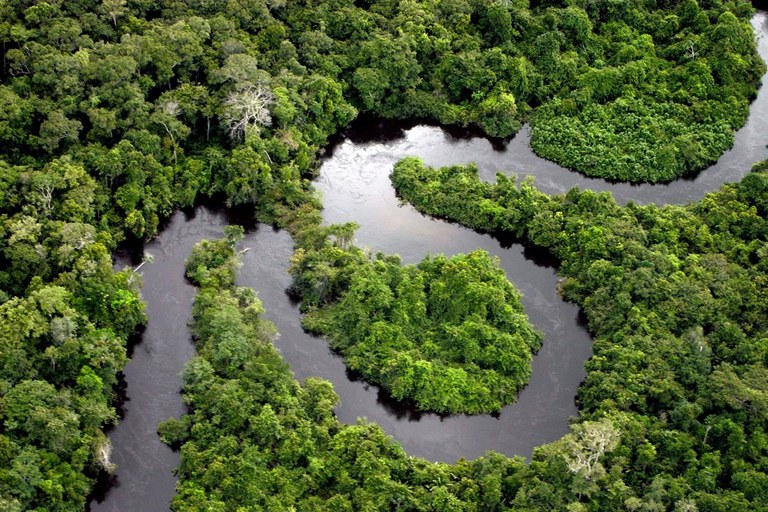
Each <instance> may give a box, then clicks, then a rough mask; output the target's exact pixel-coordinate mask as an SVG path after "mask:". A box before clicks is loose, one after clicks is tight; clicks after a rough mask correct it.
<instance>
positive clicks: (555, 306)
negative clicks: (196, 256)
mask: <svg viewBox="0 0 768 512" xmlns="http://www.w3.org/2000/svg"><path fill="white" fill-rule="evenodd" d="M766 23H767V17H766V13H765V12H764V11H761V12H759V13H758V14H757V15H756V16H755V17H754V18H753V26H754V27H755V32H756V33H757V37H758V43H759V50H760V54H761V56H762V57H763V59H764V60H766V59H768V35H767V34H768V26H767V25H766ZM766 89H767V88H766V87H763V88H762V89H761V90H760V91H759V94H758V96H757V98H756V99H755V101H754V102H753V103H752V105H751V110H750V117H749V120H748V122H747V124H746V125H745V126H744V127H743V128H742V129H741V130H739V132H737V134H736V142H735V144H734V147H733V148H732V149H731V150H730V151H729V152H727V153H726V154H725V155H723V156H722V157H721V159H720V160H719V161H718V162H717V164H715V165H713V166H712V167H710V168H709V169H707V170H705V171H703V172H701V173H699V174H698V175H697V176H695V177H693V178H689V179H682V180H678V181H676V182H674V183H671V184H667V185H640V186H635V185H627V184H611V183H607V182H605V181H604V180H599V179H589V178H585V177H583V176H581V175H579V174H576V173H573V172H571V171H568V170H567V169H563V168H562V167H559V166H557V165H555V164H553V163H551V162H548V161H546V160H543V159H541V158H539V157H537V156H536V155H535V154H533V152H532V151H531V150H530V148H529V145H528V141H529V132H528V130H527V129H524V130H523V131H522V132H521V133H520V134H518V136H517V137H516V138H514V139H513V140H511V141H510V142H509V143H508V144H506V145H505V146H504V147H502V148H499V147H494V145H493V144H491V143H490V142H489V141H487V140H486V139H483V138H480V137H468V136H465V135H461V134H460V135H456V132H455V131H453V130H443V129H441V128H437V127H430V126H423V125H418V126H413V127H411V128H407V129H406V128H403V127H402V126H398V125H394V124H391V123H379V122H367V123H366V122H359V123H356V124H354V125H353V126H352V127H350V129H349V130H347V132H346V135H345V138H344V139H343V140H342V141H341V142H340V143H338V144H337V145H336V146H335V147H333V148H331V150H329V153H328V155H327V156H326V159H325V162H324V163H323V166H322V168H321V171H320V176H319V178H318V179H317V181H316V186H317V188H318V189H319V190H320V191H321V193H322V194H323V204H324V212H323V215H324V221H325V222H326V223H335V222H347V221H355V222H357V223H359V224H360V225H361V227H360V230H359V231H358V232H357V240H356V243H357V244H358V245H364V246H368V247H370V248H371V249H372V250H373V251H383V252H386V253H394V254H400V255H401V256H402V258H403V260H404V262H406V263H413V262H416V261H419V260H421V259H422V258H423V257H424V256H425V255H426V254H427V253H433V254H434V253H445V254H448V255H451V254H456V253H458V252H467V251H471V250H474V249H476V248H478V247H479V248H483V249H485V250H487V251H488V252H490V253H491V254H494V255H496V256H498V257H499V259H500V262H501V265H502V267H503V268H504V270H505V272H506V274H507V277H508V278H509V279H510V280H511V281H512V282H513V283H514V284H515V286H517V288H518V289H519V290H520V291H521V292H522V293H523V304H524V306H525V309H526V312H527V313H528V315H529V316H530V318H531V320H532V321H533V323H534V324H535V325H536V327H538V328H539V329H541V330H542V331H543V332H544V333H545V337H544V343H543V346H542V348H541V350H540V351H539V353H538V354H537V355H536V357H535V358H534V361H533V376H532V378H531V381H530V383H529V384H528V386H526V388H525V389H524V390H523V391H522V392H521V394H520V396H519V400H518V402H516V403H515V404H512V405H509V406H507V407H506V408H504V410H503V411H502V413H501V414H500V415H498V416H489V415H483V416H474V417H468V416H448V417H441V416H438V415H434V414H423V413H419V412H416V411H413V410H409V409H407V408H404V407H402V406H401V405H399V404H397V403H395V402H394V401H393V400H391V399H390V398H389V397H388V396H387V395H386V393H383V392H381V391H380V390H379V389H378V388H377V387H375V386H371V385H368V384H366V383H365V382H363V381H361V380H359V379H357V378H356V377H355V376H354V375H350V374H349V373H348V372H347V371H346V368H345V366H344V364H343V362H342V361H341V359H340V358H339V357H338V356H336V355H335V354H333V353H332V352H331V351H330V350H329V349H328V345H327V343H326V342H325V340H323V339H322V338H317V337H313V336H310V335H308V334H306V333H304V332H303V331H302V329H301V326H300V320H301V319H300V316H299V313H298V307H297V305H296V304H294V303H292V302H291V301H290V299H289V298H288V296H287V295H286V293H285V289H286V288H287V287H288V285H289V283H290V279H289V276H288V273H287V267H288V259H289V257H290V255H291V254H292V252H293V243H292V241H291V239H290V237H289V236H288V234H287V233H285V232H280V231H275V230H273V229H272V228H270V227H268V226H263V225H259V226H251V227H250V230H249V231H248V234H247V237H246V240H245V241H244V242H243V244H242V245H243V247H248V248H250V250H249V251H248V252H247V253H245V255H244V257H243V267H242V269H241V271H240V275H239V284H240V285H242V286H251V287H253V288H255V289H256V290H257V291H258V292H259V296H260V298H261V300H262V301H263V302H264V306H265V308H266V310H267V314H266V316H267V317H268V318H269V319H270V320H272V321H273V322H274V323H275V324H276V325H277V327H278V330H279V331H280V335H279V337H278V338H277V339H276V341H275V344H276V346H277V347H278V348H279V349H280V351H281V352H282V354H283V356H284V357H285V359H286V361H287V362H288V363H289V364H290V365H291V367H292V368H293V371H294V372H295V374H296V377H297V378H298V379H300V380H301V379H304V378H306V377H308V376H312V375H315V376H320V377H323V378H326V379H328V380H330V381H331V382H332V383H333V385H334V387H335V389H336V392H337V393H338V394H339V396H340V397H341V405H340V406H339V407H338V409H337V411H336V412H337V415H338V417H339V419H340V420H342V421H344V422H348V423H352V422H355V421H356V420H357V418H360V417H365V418H367V419H368V420H370V421H373V422H376V423H378V424H380V425H381V426H382V427H383V428H384V430H385V431H386V432H387V433H388V434H390V435H392V436H393V437H394V438H395V440H396V441H398V442H399V443H401V444H402V445H403V447H404V448H405V449H406V450H407V451H408V453H410V454H412V455H416V456H421V457H425V458H427V459H429V460H433V461H447V462H453V461H455V460H456V459H458V458H460V457H465V458H474V457H477V456H480V455H482V454H483V453H485V452H486V451H487V450H495V451H498V452H501V453H504V454H507V455H523V456H526V457H528V456H530V454H531V451H532V450H533V448H534V447H535V446H538V445H540V444H543V443H546V442H550V441H554V440H556V439H558V438H559V437H560V436H562V435H563V434H564V433H565V432H566V431H567V422H568V419H569V418H570V417H571V416H574V415H575V414H576V412H577V410H576V405H575V402H574V396H575V394H576V390H577V387H578V384H579V383H580V382H581V380H582V379H583V378H584V376H585V372H584V361H585V360H586V359H587V358H588V357H589V355H590V353H591V339H590V336H589V334H588V333H587V331H586V329H585V328H584V325H583V323H582V321H581V319H580V315H579V310H578V308H577V307H576V306H574V305H572V304H567V303H565V302H563V301H562V300H561V299H560V297H559V296H558V295H557V293H556V283H557V276H556V272H555V268H554V266H553V264H552V262H551V261H549V260H548V259H547V257H546V256H545V255H542V254H538V253H536V252H535V251H530V250H527V249H525V248H523V247H522V246H520V245H518V244H511V243H507V242H505V241H500V240H496V239H494V238H491V237H490V236H487V235H480V234H477V233H475V232H473V231H470V230H468V229H465V228H462V227H460V226H458V225H455V224H450V223H446V222H443V221H439V220H434V219H430V218H427V217H424V216H422V215H420V214H419V213H418V212H416V211H415V210H414V209H413V208H411V207H410V206H401V205H400V204H399V202H398V200H397V199H396V197H395V195H394V191H393V190H392V187H391V185H390V184H389V178H388V174H389V172H390V171H391V169H392V166H393V164H394V163H395V162H396V161H397V160H399V159H400V158H402V157H404V156H408V155H415V156H420V157H422V158H423V159H424V160H425V162H426V163H427V164H429V165H433V166H439V165H447V164H455V163H467V162H476V163H477V164H478V165H479V166H480V168H481V172H482V176H483V177H484V178H485V179H488V180H493V179H494V176H495V174H496V172H500V171H501V172H505V173H513V172H514V173H517V174H518V175H519V176H521V177H523V176H527V175H531V176H534V177H535V184H536V185H537V186H538V187H539V188H540V189H542V190H543V191H545V192H549V193H556V192H563V191H565V190H567V189H569V188H570V187H573V186H579V187H581V188H590V189H593V190H607V191H610V192H612V193H613V194H614V195H615V196H616V198H617V200H619V201H620V202H622V203H625V202H628V201H635V202H639V203H648V202H654V203H658V204H667V203H685V202H689V201H693V200H696V199H699V198H700V197H702V196H703V195H704V194H706V193H707V192H710V191H712V190H715V189H717V188H718V187H719V186H720V185H721V184H722V183H725V182H730V181H736V180H738V179H740V178H741V177H743V176H744V174H746V172H748V171H749V169H750V167H751V165H752V164H753V163H754V162H756V161H759V160H762V159H766V158H768V148H766V143H767V142H768V140H767V138H768V93H767V92H766ZM237 222H242V219H237V218H232V217H231V216H228V214H227V212H224V211H223V210H212V209H210V208H204V207H200V208H197V209H196V210H195V211H193V212H177V213H175V214H174V215H173V217H172V218H171V219H169V221H168V223H167V225H166V227H165V228H164V229H163V231H162V232H161V233H160V235H159V236H158V237H157V238H156V239H155V240H154V241H152V242H151V243H149V244H147V246H146V247H145V251H146V252H148V253H150V254H152V255H153V256H154V261H153V262H152V263H151V264H146V265H145V266H144V267H143V268H142V274H143V279H144V288H143V292H142V294H143V298H144V300H145V301H146V303H147V313H148V315H149V324H148V326H147V329H146V331H145V332H144V333H143V335H142V338H141V340H140V341H139V343H137V344H136V346H135V347H134V348H133V352H132V355H131V362H130V363H129V364H128V365H127V366H126V368H125V372H124V375H125V381H126V384H127V388H126V401H125V404H124V406H123V411H122V413H123V415H124V417H123V419H122V421H121V423H120V425H119V426H117V427H116V428H114V429H113V430H112V431H111V432H110V434H109V435H110V438H111V440H112V443H113V446H114V457H113V462H115V463H116V464H117V465H118V469H117V472H116V473H115V475H113V476H112V477H111V478H110V480H109V481H108V482H104V483H103V485H100V486H99V489H97V491H96V492H95V493H94V496H93V498H92V500H91V504H90V509H91V510H93V511H107V510H108V511H121V512H128V511H146V512H152V511H167V510H168V509H169V507H168V503H169V501H170V499H171V497H172V496H173V493H174V485H175V481H176V479H175V477H174V475H173V473H172V471H173V469H174V468H175V467H176V466H178V463H179V456H178V453H176V452H173V451H172V450H170V449H169V448H167V447H165V446H164V445H163V444H162V443H161V442H160V440H159V439H158V437H157V435H156V433H155V431H156V428H157V424H158V423H159V422H160V421H162V420H164V419H167V418H168V417H171V416H175V417H178V416H179V415H181V414H182V413H183V411H184V407H183V404H182V402H181V398H180V396H179V388H180V386H181V380H180V377H179V374H180V372H181V371H182V369H183V366H184V364H185V362H186V361H187V360H188V359H189V358H190V357H192V355H193V353H194V348H193V346H192V343H191V340H190V336H189V330H188V328H187V323H188V321H189V316H190V309H191V304H192V300H193V297H194V293H195V290H194V288H192V287H191V286H190V285H189V284H188V283H187V282H186V280H185V279H184V277H183V262H184V259H185V258H186V257H187V255H188V254H189V252H190V250H191V248H192V246H193V245H194V243H196V242H197V241H198V240H200V239H202V238H206V237H208V238H211V237H218V236H221V235H222V233H223V228H224V226H225V225H227V224H229V223H237ZM129 264H134V265H135V264H136V262H134V261H131V260H130V258H129V257H128V256H125V257H122V258H119V259H118V261H117V265H118V266H123V265H129Z"/></svg>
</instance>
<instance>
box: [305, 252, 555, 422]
mask: <svg viewBox="0 0 768 512" xmlns="http://www.w3.org/2000/svg"><path fill="white" fill-rule="evenodd" d="M347 246H348V244H347V243H343V244H342V246H339V244H338V243H337V244H330V243H324V244H323V245H321V246H319V247H316V248H313V247H307V248H305V247H302V248H300V249H299V250H298V251H297V253H296V254H295V255H294V258H293V262H292V263H293V268H292V273H293V275H294V284H293V292H294V293H296V294H298V296H299V297H301V298H302V307H303V308H305V309H307V311H308V313H307V315H306V316H305V317H304V319H303V325H304V327H305V329H307V330H309V331H310V332H314V333H318V334H325V335H326V336H328V338H329V341H330V345H331V348H333V349H334V350H337V351H339V352H340V353H341V354H342V355H344V359H345V362H346V363H347V366H348V367H349V368H350V369H352V370H355V371H358V372H360V373H361V374H362V375H363V376H364V377H365V378H366V379H367V380H369V381H371V382H374V383H377V384H380V385H382V387H384V388H385V389H387V390H388V391H389V392H390V393H391V395H392V396H393V397H394V398H396V399H398V400H403V399H408V400H412V401H413V402H414V403H415V405H416V406H417V408H419V409H421V410H429V411H436V412H440V413H470V414H472V413H479V412H497V411H500V410H501V408H502V407H503V406H504V405H506V404H508V403H510V402H513V401H514V399H515V396H516V395H517V392H518V391H519V389H520V388H521V387H522V386H523V385H524V384H525V383H526V382H527V381H528V378H529V377H530V374H531V366H530V362H531V358H532V352H533V351H535V350H537V349H538V348H539V346H540V344H541V337H542V336H541V333H539V332H537V331H535V330H534V328H533V326H532V325H531V324H530V323H529V322H528V317H527V316H526V315H525V313H524V312H523V306H522V304H521V303H520V294H519V293H518V292H517V291H516V290H515V288H514V286H513V285H512V284H511V283H510V282H509V281H507V279H506V277H505V275H504V271H503V270H501V268H499V266H498V262H497V261H494V260H493V259H491V257H490V256H489V255H488V253H486V252H485V251H475V252H472V253H470V254H467V255H464V254H460V255H457V256H454V257H453V258H446V257H445V256H435V257H427V258H426V259H425V260H423V261H422V262H421V263H419V264H418V265H415V266H414V265H408V266H405V267H403V266H401V265H400V261H399V259H398V258H397V257H386V256H385V255H383V254H378V255H377V256H376V257H375V259H373V260H371V259H369V258H368V256H367V255H366V254H365V253H364V252H363V251H362V250H360V249H359V248H357V247H355V246H351V247H347ZM318 305H322V307H319V308H318V307H317V306H318Z"/></svg>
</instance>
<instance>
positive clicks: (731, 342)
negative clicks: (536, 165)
mask: <svg viewBox="0 0 768 512" xmlns="http://www.w3.org/2000/svg"><path fill="white" fill-rule="evenodd" d="M765 169H766V166H765V163H761V164H757V165H756V166H755V168H754V170H753V173H752V174H751V175H749V177H747V178H745V179H744V180H743V181H742V182H741V183H739V184H735V185H726V186H724V187H723V188H722V189H721V190H720V191H718V192H715V193H712V194H710V195H708V196H706V197H705V198H704V199H702V200H701V201H699V202H697V203H693V204H691V205H688V206H683V207H680V206H666V207H664V208H659V207H657V206H654V205H649V206H642V207H641V206H637V205H634V204H631V203H630V204H629V205H628V206H626V207H620V206H618V205H616V203H615V202H614V201H613V199H612V198H611V196H610V195H608V194H606V193H600V194H597V193H595V192H591V191H583V192H582V191H579V190H578V189H573V190H571V191H569V192H568V193H567V194H565V195H562V196H547V195H545V194H543V193H541V192H538V191H537V190H536V189H535V188H533V186H532V184H531V183H530V182H523V184H522V185H521V186H519V187H517V186H516V185H515V184H514V181H513V180H510V179H509V178H506V177H504V176H503V175H499V176H498V179H497V183H496V184H495V185H491V184H489V183H486V182H482V181H480V179H479V178H478V176H477V169H476V168H473V167H471V166H470V167H458V166H456V167H449V168H443V169H437V170H434V169H430V168H428V167H425V166H424V165H423V164H422V163H421V162H420V161H419V160H417V159H413V158H409V159H405V160H402V161H401V162H399V163H398V164H397V165H396V166H395V170H394V172H393V173H392V182H393V184H394V185H395V187H396V189H397V190H398V193H399V194H400V195H401V196H402V197H403V198H404V199H405V200H407V201H409V202H411V203H412V204H414V205H415V206H416V207H417V208H418V209H419V210H421V211H423V212H425V213H430V214H433V215H440V216H443V217H446V218H450V219H454V220H457V221H459V222H462V223H464V224H466V225H468V226H471V227H474V228H476V229H483V230H486V231H504V232H510V233H513V234H514V235H515V236H517V237H518V238H520V239H521V240H523V241H524V242H525V243H528V244H533V245H536V246H539V247H543V248H546V249H548V250H549V251H551V252H552V254H554V255H555V256H556V257H557V258H558V259H559V260H560V262H561V266H560V269H559V273H560V274H561V276H562V278H563V281H562V284H561V292H562V294H563V295H564V296H565V297H566V298H568V299H569V300H573V301H575V302H577V303H578V304H579V305H581V306H582V307H583V309H584V311H585V313H586V315H587V319H588V321H589V328H590V330H591V331H592V332H593V333H594V334H595V341H594V346H593V352H594V355H593V357H592V358H591V359H590V360H589V361H588V362H587V365H586V366H587V378H586V380H585V382H584V383H583V385H582V386H581V388H580V390H579V404H580V410H581V414H582V417H583V418H586V419H588V418H601V417H612V422H613V424H614V425H615V427H618V428H619V429H620V430H621V431H622V432H626V433H627V434H628V435H622V439H621V442H620V443H619V444H618V445H616V447H615V453H616V454H619V455H617V456H615V458H613V457H610V458H609V459H608V460H607V461H606V462H605V463H600V464H599V466H598V465H596V460H595V461H593V464H588V462H589V458H590V457H589V453H592V451H593V450H591V449H590V450H588V451H587V452H584V451H583V450H582V448H578V447H576V445H573V442H574V439H573V438H572V437H573V435H570V437H569V436H566V437H565V438H563V440H561V441H558V442H557V443H555V444H553V445H550V446H548V447H542V448H540V449H539V450H538V451H537V453H536V454H535V456H534V462H533V464H532V467H539V468H540V470H541V471H545V472H546V473H547V474H548V475H549V477H548V478H547V480H546V481H547V482H551V481H552V479H553V478H562V475H563V474H565V473H564V470H557V469H556V468H557V466H556V460H557V454H558V453H560V454H562V450H565V455H564V458H565V460H566V461H567V463H568V468H569V470H570V471H571V472H573V473H574V474H575V476H574V480H573V482H572V483H571V484H570V485H571V487H570V488H569V490H568V492H567V493H565V494H563V493H562V492H559V491H556V490H555V489H554V488H551V487H546V488H545V487H540V488H536V487H535V484H534V483H533V482H532V481H526V482H525V483H524V484H523V489H525V494H524V495H523V494H520V493H518V495H517V497H516V502H517V503H519V504H520V505H521V506H523V507H525V508H557V506H555V505H552V503H553V502H552V500H553V499H555V500H558V501H557V502H556V503H560V504H561V506H562V505H563V504H565V503H569V502H571V501H572V500H573V499H574V498H578V500H579V501H580V502H581V503H582V504H585V505H586V504H587V503H593V504H594V503H600V507H601V508H606V509H611V508H615V506H614V504H613V502H612V501H611V500H612V499H614V497H612V494H613V493H619V494H618V495H614V496H622V495H623V496H624V497H623V498H622V499H621V500H620V502H622V506H623V505H626V506H627V507H629V508H635V507H646V506H647V507H664V506H672V505H673V504H674V505H675V506H677V507H678V508H682V507H683V505H682V504H685V503H688V504H687V505H685V506H686V507H689V508H690V507H691V506H696V504H698V506H699V507H702V509H716V508H717V507H721V506H725V505H724V504H725V503H733V505H732V506H738V507H741V508H742V509H744V510H758V509H761V508H764V507H765V506H766V502H765V501H764V496H763V494H762V493H761V492H759V491H757V485H758V484H757V482H758V481H762V479H763V478H764V472H763V471H762V470H759V469H756V468H760V467H763V465H764V464H765V463H766V460H768V459H766V456H767V453H768V452H766V451H765V447H766V444H765V440H764V432H765V429H766V427H768V416H766V410H768V409H766V406H767V405H768V402H766V396H768V395H766V389H767V388H766V382H768V380H766V377H767V374H766V371H767V370H766V366H768V358H767V357H766V355H767V354H768V352H767V351H766V343H765V340H766V339H768V321H767V319H766V316H765V307H766V304H768V296H767V295H766V293H765V283H766V282H768V273H767V272H768V267H766V266H765V264H764V261H765V249H764V248H765V244H766V242H768V220H766V216H765V210H764V206H763V205H764V204H765V201H766V193H765V187H763V186H762V185H761V184H762V183H763V181H764V180H765V177H766V172H765ZM586 425H589V423H580V424H579V425H578V426H577V427H575V428H574V433H575V434H576V436H579V435H582V434H580V432H581V433H583V428H586V427H585V426H586ZM590 435H591V434H590ZM608 437H614V436H608ZM606 439H607V438H606ZM606 443H607V441H606ZM608 445H613V441H611V443H607V444H606V446H608ZM569 446H570V447H569ZM569 451H570V454H568V453H569ZM739 468H744V470H743V472H742V470H741V469H739ZM627 471H629V472H627ZM752 471H754V473H752ZM620 474H625V477H624V478H619V477H618V475H620ZM594 475H598V476H596V477H595V476H594ZM594 478H597V479H598V480H601V483H600V485H599V486H596V485H595V484H594V482H593V481H592V480H593V479H594ZM607 489H613V490H611V491H608V490H607ZM619 489H622V490H621V491H619ZM643 489H645V490H644V491H642V492H641V490H643ZM742 490H743V491H744V494H741V491H742ZM521 492H523V491H522V490H521ZM736 503H738V505H736Z"/></svg>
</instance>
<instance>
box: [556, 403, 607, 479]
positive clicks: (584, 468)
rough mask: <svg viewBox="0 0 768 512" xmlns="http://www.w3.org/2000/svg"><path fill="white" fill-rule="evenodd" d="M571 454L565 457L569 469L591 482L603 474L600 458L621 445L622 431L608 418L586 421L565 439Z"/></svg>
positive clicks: (577, 425)
mask: <svg viewBox="0 0 768 512" xmlns="http://www.w3.org/2000/svg"><path fill="white" fill-rule="evenodd" d="M563 439H564V440H565V442H566V445H567V446H568V449H569V453H566V454H565V455H563V457H564V458H565V460H566V462H567V464H568V469H569V470H570V471H571V473H575V474H578V475H581V476H583V477H584V479H585V480H587V481H590V480H592V479H593V478H595V477H596V476H600V475H601V474H602V473H603V471H604V470H603V466H602V464H600V458H601V457H602V456H603V455H604V454H605V453H607V452H610V451H612V450H613V449H614V448H616V447H617V446H618V445H619V441H620V440H621V431H620V430H619V429H617V428H616V427H614V426H613V422H612V421H611V420H609V419H608V418H602V419H601V420H599V421H585V422H583V423H578V424H576V425H575V426H574V427H573V433H571V434H568V435H566V436H565V437H564V438H563Z"/></svg>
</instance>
